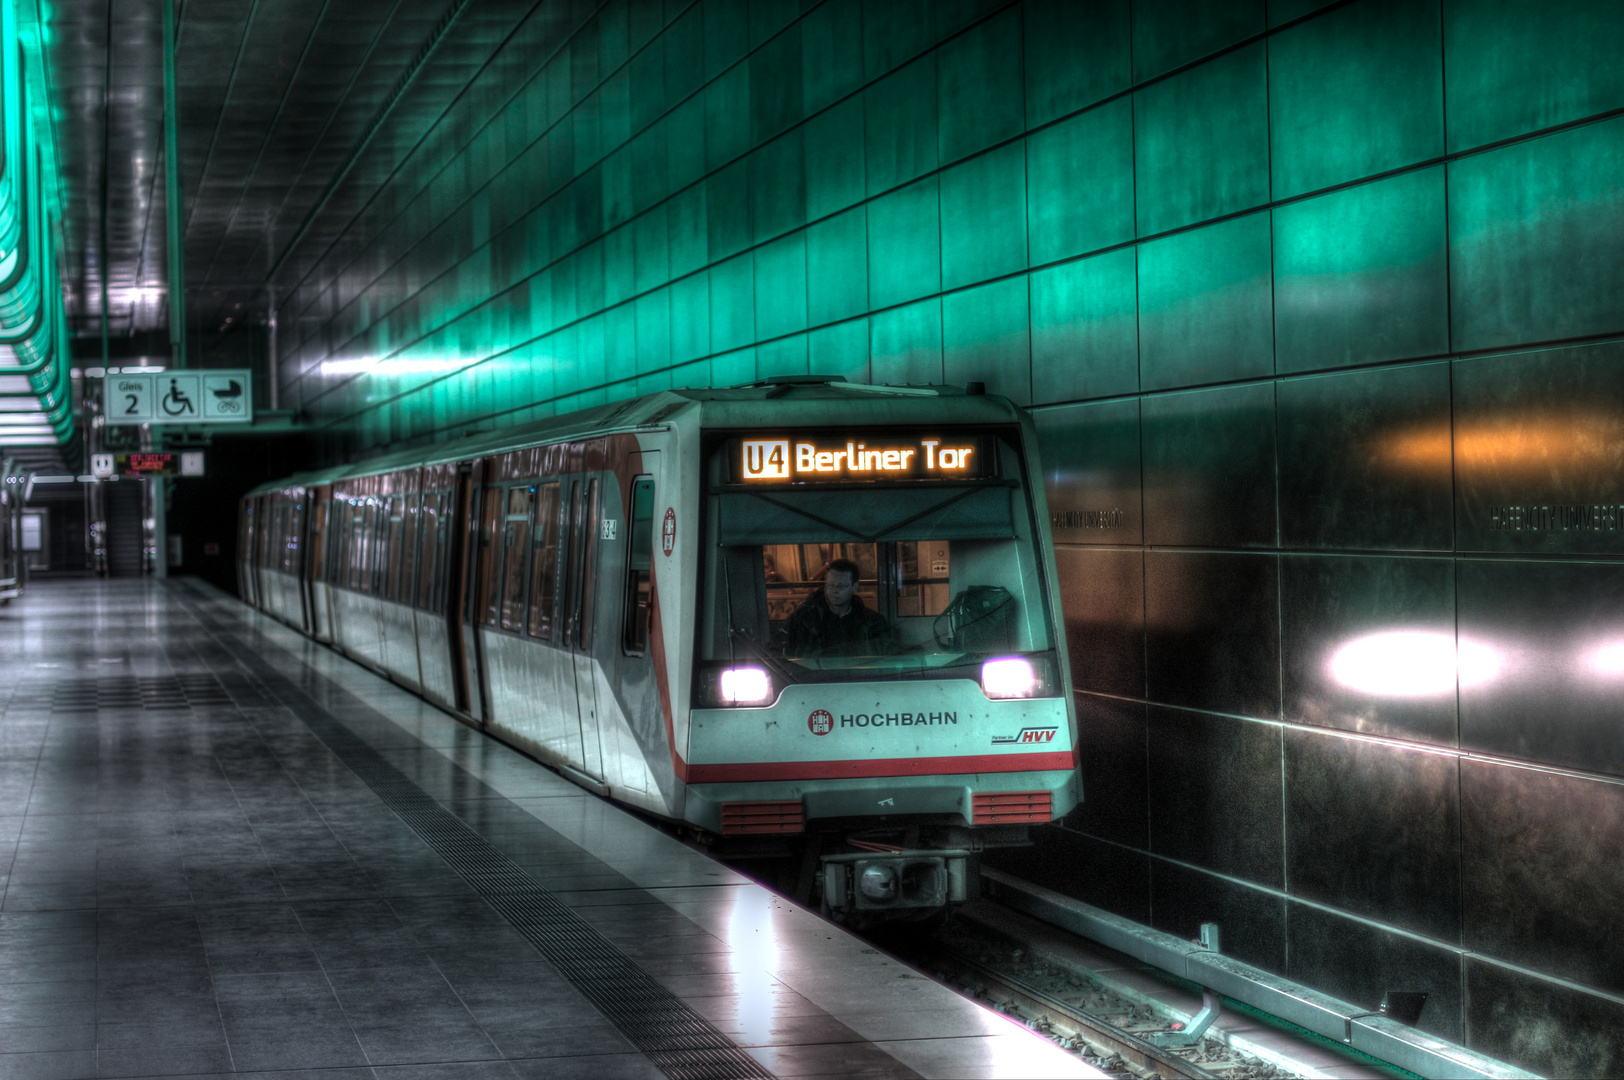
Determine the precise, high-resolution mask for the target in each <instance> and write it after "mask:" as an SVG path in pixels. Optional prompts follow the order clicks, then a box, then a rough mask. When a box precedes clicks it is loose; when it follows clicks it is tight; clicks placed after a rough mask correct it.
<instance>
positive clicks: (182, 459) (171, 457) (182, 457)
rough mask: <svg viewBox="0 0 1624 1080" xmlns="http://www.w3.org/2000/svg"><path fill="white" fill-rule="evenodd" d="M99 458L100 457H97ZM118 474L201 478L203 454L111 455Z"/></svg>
mask: <svg viewBox="0 0 1624 1080" xmlns="http://www.w3.org/2000/svg"><path fill="white" fill-rule="evenodd" d="M98 456H101V455H98ZM108 456H110V457H112V458H113V459H114V461H115V463H116V464H117V467H118V472H120V473H122V474H124V475H125V476H202V475H203V454H202V452H201V451H196V450H188V451H184V452H182V453H171V452H167V451H149V452H146V453H139V454H112V455H108Z"/></svg>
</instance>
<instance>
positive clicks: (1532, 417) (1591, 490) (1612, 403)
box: [1454, 343, 1624, 553]
mask: <svg viewBox="0 0 1624 1080" xmlns="http://www.w3.org/2000/svg"><path fill="white" fill-rule="evenodd" d="M1454 381H1455V445H1454V456H1455V476H1456V496H1455V498H1456V505H1455V514H1456V520H1457V522H1458V525H1457V529H1458V530H1459V533H1458V534H1459V542H1460V546H1461V547H1462V549H1464V550H1468V551H1504V552H1529V553H1533V552H1550V553H1558V552H1575V553H1578V552H1594V553H1617V552H1621V551H1624V468H1621V467H1624V421H1621V420H1620V419H1619V418H1620V416H1621V415H1624V347H1621V346H1619V345H1618V344H1615V343H1607V344H1603V345H1587V346H1579V347H1576V348H1571V349H1550V350H1544V351H1540V352H1530V353H1518V354H1513V355H1510V356H1487V357H1481V358H1479V359H1474V360H1465V361H1460V362H1458V363H1457V364H1455V371H1454Z"/></svg>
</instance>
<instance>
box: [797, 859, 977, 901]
mask: <svg viewBox="0 0 1624 1080" xmlns="http://www.w3.org/2000/svg"><path fill="white" fill-rule="evenodd" d="M822 862H823V869H822V873H821V875H820V876H821V877H822V879H823V897H822V899H823V907H824V908H825V910H827V911H829V912H831V913H835V914H842V913H847V912H866V913H875V914H878V913H881V912H887V911H902V910H907V909H910V908H912V909H931V908H942V907H946V906H947V905H949V904H962V903H964V901H966V900H968V899H969V898H970V892H971V881H970V877H971V874H972V873H973V868H972V865H971V861H970V852H968V851H963V850H954V849H948V850H930V849H926V850H920V851H886V852H871V851H859V852H853V853H849V854H843V855H825V856H823V857H822Z"/></svg>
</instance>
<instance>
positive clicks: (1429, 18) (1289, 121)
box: [1269, 0, 1444, 199]
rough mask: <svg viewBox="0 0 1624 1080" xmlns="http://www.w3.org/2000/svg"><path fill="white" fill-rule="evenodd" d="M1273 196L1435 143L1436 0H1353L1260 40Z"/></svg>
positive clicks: (1430, 148)
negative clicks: (1265, 47)
mask: <svg viewBox="0 0 1624 1080" xmlns="http://www.w3.org/2000/svg"><path fill="white" fill-rule="evenodd" d="M1269 126H1270V137H1269V160H1270V163H1271V167H1272V170H1273V179H1274V197H1275V198H1277V199H1283V198H1290V197H1291V196H1293V195H1301V194H1302V193H1303V192H1305V191H1315V190H1318V189H1319V188H1324V187H1329V186H1331V185H1332V184H1341V183H1346V182H1347V181H1349V180H1357V179H1359V178H1361V177H1365V176H1371V175H1373V174H1375V173H1379V172H1385V171H1387V170H1389V169H1396V168H1399V167H1400V166H1404V165H1409V164H1412V163H1414V162H1417V161H1424V160H1426V159H1428V158H1433V157H1437V156H1438V155H1440V154H1442V153H1443V149H1444V108H1443V65H1442V51H1441V49H1440V47H1439V28H1438V3H1437V0H1362V2H1361V3H1357V4H1348V5H1344V6H1342V7H1339V8H1337V9H1336V10H1335V11H1331V12H1327V13H1326V14H1325V15H1324V16H1322V17H1320V18H1318V19H1309V20H1307V21H1306V22H1302V23H1299V24H1297V25H1296V26H1293V27H1291V28H1290V29H1289V30H1286V31H1284V32H1282V33H1280V34H1277V35H1276V36H1274V37H1273V38H1271V39H1270V40H1269Z"/></svg>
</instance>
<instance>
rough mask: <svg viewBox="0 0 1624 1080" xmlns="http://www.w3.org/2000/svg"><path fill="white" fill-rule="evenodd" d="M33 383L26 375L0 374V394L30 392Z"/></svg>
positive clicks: (32, 390) (32, 388) (31, 391)
mask: <svg viewBox="0 0 1624 1080" xmlns="http://www.w3.org/2000/svg"><path fill="white" fill-rule="evenodd" d="M33 392H34V387H33V385H32V384H31V383H30V382H29V381H28V376H27V375H0V394H32V393H33Z"/></svg>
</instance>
